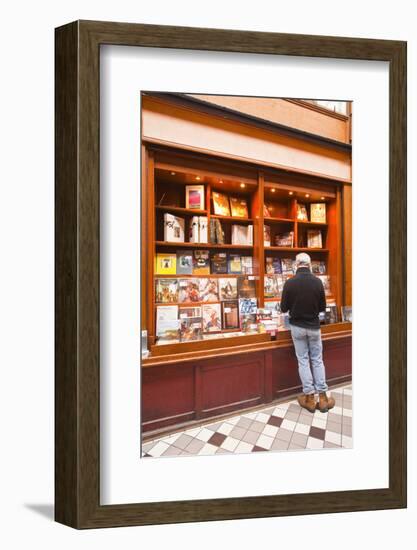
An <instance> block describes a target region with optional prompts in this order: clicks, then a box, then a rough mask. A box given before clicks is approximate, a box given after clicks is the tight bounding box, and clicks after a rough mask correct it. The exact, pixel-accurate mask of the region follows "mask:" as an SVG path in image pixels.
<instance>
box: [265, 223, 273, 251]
mask: <svg viewBox="0 0 417 550" xmlns="http://www.w3.org/2000/svg"><path fill="white" fill-rule="evenodd" d="M264 246H271V228H270V226H269V225H264Z"/></svg>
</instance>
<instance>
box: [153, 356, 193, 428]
mask: <svg viewBox="0 0 417 550" xmlns="http://www.w3.org/2000/svg"><path fill="white" fill-rule="evenodd" d="M193 417H194V365H192V364H186V365H181V364H179V365H175V366H166V367H154V368H152V369H142V425H143V429H144V430H145V431H148V430H151V429H155V428H156V427H162V426H168V425H173V424H177V423H179V422H184V421H186V420H190V419H192V418H193ZM155 421H157V422H155Z"/></svg>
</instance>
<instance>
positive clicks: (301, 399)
mask: <svg viewBox="0 0 417 550" xmlns="http://www.w3.org/2000/svg"><path fill="white" fill-rule="evenodd" d="M297 401H298V404H299V405H300V407H303V409H307V410H308V412H311V413H314V411H315V410H316V400H315V399H314V393H309V394H305V393H303V394H301V395H299V396H298V397H297Z"/></svg>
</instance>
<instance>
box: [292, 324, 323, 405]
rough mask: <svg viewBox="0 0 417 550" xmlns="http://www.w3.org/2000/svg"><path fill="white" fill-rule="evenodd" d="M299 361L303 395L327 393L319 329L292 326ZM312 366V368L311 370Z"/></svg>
mask: <svg viewBox="0 0 417 550" xmlns="http://www.w3.org/2000/svg"><path fill="white" fill-rule="evenodd" d="M290 328H291V336H292V340H293V342H294V347H295V355H296V356H297V360H298V374H299V375H300V380H301V383H302V385H303V393H305V394H309V393H314V392H315V391H316V392H325V391H327V389H328V387H327V384H326V372H325V369H324V363H323V357H322V351H323V346H322V343H321V333H320V329H319V328H317V329H316V328H302V327H297V326H295V325H290ZM310 364H311V368H310Z"/></svg>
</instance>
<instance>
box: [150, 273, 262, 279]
mask: <svg viewBox="0 0 417 550" xmlns="http://www.w3.org/2000/svg"><path fill="white" fill-rule="evenodd" d="M154 277H155V278H158V279H187V278H188V277H189V278H190V279H200V278H202V279H207V278H210V279H216V278H218V279H227V278H228V277H229V278H235V277H253V278H254V279H257V278H259V275H255V274H249V273H208V274H207V275H201V274H196V275H193V274H192V273H191V274H186V273H178V274H176V275H175V274H173V273H170V274H169V275H164V274H162V273H155V274H154Z"/></svg>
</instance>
